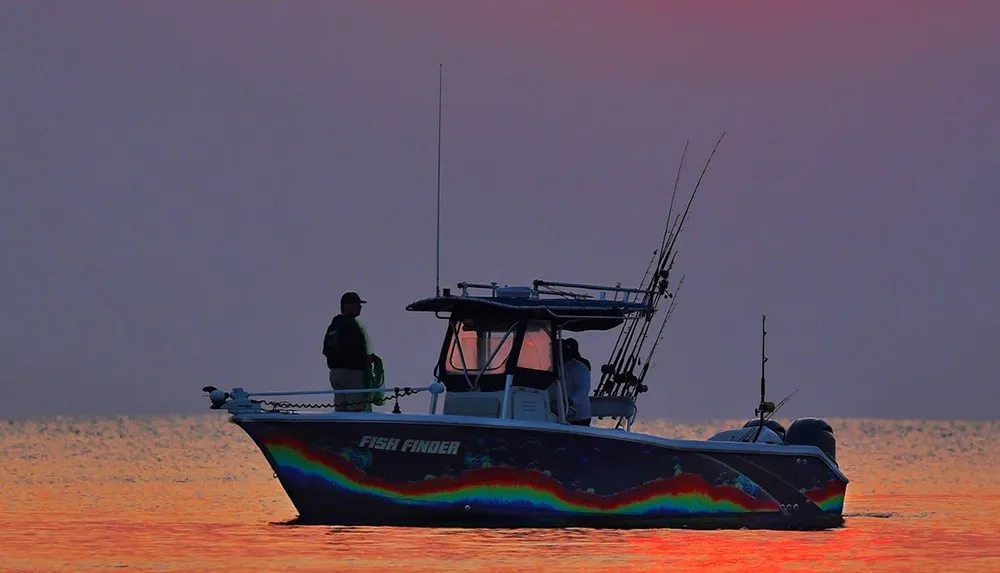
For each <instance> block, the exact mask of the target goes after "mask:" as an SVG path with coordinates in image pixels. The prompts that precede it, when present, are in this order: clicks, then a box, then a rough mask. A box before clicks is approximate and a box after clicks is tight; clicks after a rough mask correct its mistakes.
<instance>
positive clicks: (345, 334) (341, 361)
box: [323, 314, 368, 370]
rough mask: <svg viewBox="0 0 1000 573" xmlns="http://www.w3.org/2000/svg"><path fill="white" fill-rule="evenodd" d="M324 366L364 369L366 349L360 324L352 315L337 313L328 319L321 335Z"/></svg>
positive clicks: (366, 355) (366, 356)
mask: <svg viewBox="0 0 1000 573" xmlns="http://www.w3.org/2000/svg"><path fill="white" fill-rule="evenodd" d="M323 356H326V367H327V368H330V369H333V368H346V369H348V370H364V369H365V367H366V366H367V363H366V359H367V358H368V351H367V347H366V345H365V335H364V333H363V332H362V331H361V325H359V324H358V321H357V320H355V318H354V317H353V316H350V315H346V314H338V315H337V316H335V317H333V320H331V321H330V326H329V327H327V329H326V336H324V337H323Z"/></svg>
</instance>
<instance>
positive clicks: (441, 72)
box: [434, 64, 444, 296]
mask: <svg viewBox="0 0 1000 573" xmlns="http://www.w3.org/2000/svg"><path fill="white" fill-rule="evenodd" d="M443 86H444V64H438V150H437V249H436V256H435V259H436V260H435V267H436V269H435V272H436V276H435V277H434V296H441V96H442V94H443Z"/></svg>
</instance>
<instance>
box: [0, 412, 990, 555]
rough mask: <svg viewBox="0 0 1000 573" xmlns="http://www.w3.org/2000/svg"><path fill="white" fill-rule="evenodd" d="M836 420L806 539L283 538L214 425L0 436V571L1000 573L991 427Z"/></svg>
mask: <svg viewBox="0 0 1000 573" xmlns="http://www.w3.org/2000/svg"><path fill="white" fill-rule="evenodd" d="M830 421H831V423H832V424H833V426H834V430H835V432H836V434H837V436H838V439H839V443H838V452H839V458H840V464H841V467H842V468H843V469H844V470H845V472H846V473H847V475H848V476H849V477H850V478H851V479H852V482H851V484H850V486H849V488H848V495H847V503H846V508H845V514H846V516H847V520H846V526H845V527H843V528H839V529H835V530H829V531H822V532H810V533H803V532H776V531H689V530H669V529H662V530H589V529H561V530H528V529H522V530H460V529H416V528H352V527H318V526H293V525H285V524H284V523H283V522H286V521H288V520H291V519H293V518H294V517H295V510H294V508H293V507H292V505H291V503H290V502H289V501H288V499H287V498H286V497H285V495H284V492H283V491H282V490H281V487H280V486H279V484H278V482H277V480H275V479H273V477H272V472H271V470H270V468H269V467H268V466H267V464H266V462H265V461H264V459H263V456H261V455H260V453H259V452H258V451H257V450H256V448H255V447H254V446H253V444H252V442H251V441H250V440H249V438H247V437H246V436H245V435H244V434H243V433H242V432H241V431H240V430H239V429H238V428H236V427H235V426H233V425H231V424H227V423H226V422H225V417H224V415H221V414H219V415H205V416H193V417H159V418H143V419H130V418H112V419H102V420H76V419H55V420H49V421H30V422H3V423H2V424H0V450H2V455H3V458H2V459H3V460H4V463H3V465H2V467H0V486H2V490H0V491H2V496H0V570H3V571H83V570H89V569H98V568H100V569H104V568H108V567H128V568H130V569H138V570H167V571H197V570H205V569H219V568H230V567H238V568H240V569H250V570H254V571H414V572H417V571H526V570H538V569H540V568H548V567H552V568H559V569H564V568H565V569H570V570H573V571H598V570H601V571H607V570H608V568H613V569H615V570H624V571H664V570H670V571H704V570H712V571H746V570H747V568H748V567H751V566H752V567H759V566H765V565H766V567H767V568H768V569H769V570H774V571H942V570H947V571H962V570H968V571H991V570H993V571H1000V542H998V541H997V540H996V539H995V537H994V535H993V531H994V529H995V526H996V523H998V519H1000V461H998V460H1000V446H998V438H1000V422H937V421H934V422H921V421H885V420H841V419H832V420H830ZM730 424H731V422H729V423H724V422H719V423H715V424H693V425H692V424H683V425H682V424H670V423H666V422H652V423H641V422H640V423H638V424H637V427H636V430H637V431H646V432H651V433H655V434H660V435H668V436H675V437H682V438H692V437H705V436H707V435H709V434H711V433H712V431H714V430H715V429H716V428H718V427H720V426H723V425H725V426H728V425H730ZM358 511H364V508H363V507H359V508H358Z"/></svg>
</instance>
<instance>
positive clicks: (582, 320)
mask: <svg viewBox="0 0 1000 573" xmlns="http://www.w3.org/2000/svg"><path fill="white" fill-rule="evenodd" d="M406 310H408V311H413V312H450V313H452V314H457V315H460V316H462V317H475V316H477V315H479V316H482V315H488V316H498V315H499V316H504V317H510V318H512V319H518V320H547V321H552V322H554V323H556V324H557V325H559V327H560V328H562V329H563V330H568V331H571V332H582V331H586V330H611V329H612V328H615V327H616V326H618V325H620V324H621V323H622V322H624V321H625V319H626V318H630V317H633V316H641V315H642V314H643V313H644V312H645V311H646V310H647V307H646V305H645V304H642V303H639V302H624V301H620V300H586V299H583V300H580V299H565V298H562V299H559V298H550V299H545V298H527V297H516V296H466V295H462V296H439V297H431V298H425V299H421V300H418V301H416V302H413V303H410V304H409V305H408V306H407V307H406Z"/></svg>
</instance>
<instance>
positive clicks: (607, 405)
mask: <svg viewBox="0 0 1000 573" xmlns="http://www.w3.org/2000/svg"><path fill="white" fill-rule="evenodd" d="M634 415H635V400H633V399H632V398H629V397H627V396H591V397H590V416H591V417H592V418H628V419H631V418H632V416H634Z"/></svg>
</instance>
